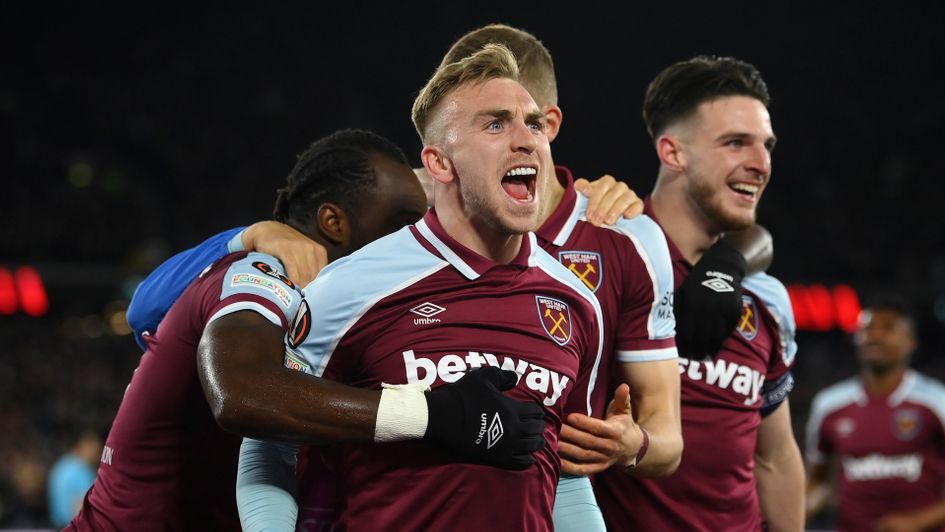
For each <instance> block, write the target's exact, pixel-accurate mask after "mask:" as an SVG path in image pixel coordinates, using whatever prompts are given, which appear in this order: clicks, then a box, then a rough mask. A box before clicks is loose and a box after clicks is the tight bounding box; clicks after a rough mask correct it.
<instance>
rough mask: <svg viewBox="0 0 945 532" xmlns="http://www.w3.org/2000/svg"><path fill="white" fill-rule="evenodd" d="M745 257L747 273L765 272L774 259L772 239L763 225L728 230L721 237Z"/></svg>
mask: <svg viewBox="0 0 945 532" xmlns="http://www.w3.org/2000/svg"><path fill="white" fill-rule="evenodd" d="M722 240H724V241H725V242H726V243H727V244H728V245H730V246H732V247H733V248H734V249H735V250H736V251H738V252H739V253H740V254H741V256H742V257H744V258H745V263H746V271H747V273H748V274H749V275H750V274H753V273H758V272H766V271H768V268H770V267H771V262H772V261H773V260H774V239H773V238H772V237H771V233H770V232H769V231H768V230H767V229H765V228H764V226H762V225H759V224H755V225H753V226H751V227H749V228H748V229H742V230H741V231H728V232H727V233H725V235H724V236H723V237H722Z"/></svg>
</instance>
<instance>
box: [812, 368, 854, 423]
mask: <svg viewBox="0 0 945 532" xmlns="http://www.w3.org/2000/svg"><path fill="white" fill-rule="evenodd" d="M863 398H864V392H863V386H862V384H861V383H860V380H859V379H858V378H856V377H850V378H848V379H844V380H842V381H840V382H837V383H834V384H831V385H830V386H827V387H826V388H824V389H823V390H821V391H819V392H817V394H815V395H814V399H813V400H812V401H811V413H810V415H811V417H820V418H823V417H826V416H828V415H830V414H831V413H833V412H836V411H838V410H840V409H842V408H844V407H846V406H849V405H851V404H854V403H856V402H858V401H860V400H862V399H863Z"/></svg>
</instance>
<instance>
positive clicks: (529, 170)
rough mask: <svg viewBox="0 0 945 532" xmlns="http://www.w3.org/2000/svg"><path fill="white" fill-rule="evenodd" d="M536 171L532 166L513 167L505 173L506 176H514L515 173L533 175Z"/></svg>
mask: <svg viewBox="0 0 945 532" xmlns="http://www.w3.org/2000/svg"><path fill="white" fill-rule="evenodd" d="M537 173H538V170H535V169H534V168H513V169H511V170H509V173H507V174H505V176H506V177H510V176H516V175H535V174H537Z"/></svg>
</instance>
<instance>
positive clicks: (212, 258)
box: [127, 227, 245, 349]
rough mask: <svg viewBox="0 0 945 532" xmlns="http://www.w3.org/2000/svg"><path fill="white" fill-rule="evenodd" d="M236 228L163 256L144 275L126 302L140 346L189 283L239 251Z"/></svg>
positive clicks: (240, 230)
mask: <svg viewBox="0 0 945 532" xmlns="http://www.w3.org/2000/svg"><path fill="white" fill-rule="evenodd" d="M243 229H245V228H244V227H237V228H235V229H230V230H228V231H224V232H222V233H220V234H217V235H214V236H212V237H210V238H208V239H207V240H206V241H204V242H202V243H201V244H199V245H197V246H196V247H192V248H190V249H188V250H186V251H181V252H180V253H178V254H177V255H174V256H173V257H171V258H169V259H167V260H166V261H164V262H163V263H161V265H160V266H158V267H157V269H155V270H154V271H153V272H151V274H150V275H148V276H147V277H146V278H145V279H144V281H141V284H139V285H138V288H137V289H136V290H135V294H134V296H132V298H131V304H129V305H128V314H127V316H128V325H130V326H131V329H132V330H133V331H134V334H135V341H137V342H138V345H139V346H141V349H147V347H148V346H147V344H146V343H145V337H147V336H149V335H151V334H154V331H156V330H157V327H158V324H160V323H161V320H163V319H164V315H165V314H167V311H168V310H169V309H170V308H171V305H173V304H174V302H175V301H177V299H178V298H179V297H180V295H181V294H182V293H184V289H185V288H187V286H188V285H190V283H191V282H192V281H193V280H194V279H196V278H197V276H198V275H200V272H202V271H204V270H205V269H207V267H209V266H210V265H211V264H213V263H214V262H216V261H217V260H219V259H220V258H222V257H223V256H224V255H226V254H228V253H234V252H236V251H242V250H243V242H242V238H241V237H242V232H243Z"/></svg>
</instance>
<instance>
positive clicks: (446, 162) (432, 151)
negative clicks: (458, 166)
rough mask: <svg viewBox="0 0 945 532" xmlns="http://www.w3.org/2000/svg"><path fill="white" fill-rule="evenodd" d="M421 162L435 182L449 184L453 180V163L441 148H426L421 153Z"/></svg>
mask: <svg viewBox="0 0 945 532" xmlns="http://www.w3.org/2000/svg"><path fill="white" fill-rule="evenodd" d="M420 160H421V161H423V167H424V168H426V170H427V174H429V175H430V177H432V178H433V179H434V181H437V182H439V183H449V182H450V181H452V180H453V177H454V176H453V161H451V160H450V158H449V157H447V156H446V154H445V153H444V152H443V150H441V149H440V148H439V147H437V146H424V147H423V151H421V152H420Z"/></svg>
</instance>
